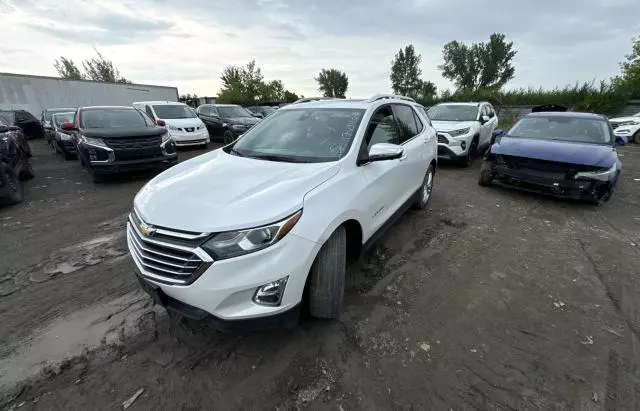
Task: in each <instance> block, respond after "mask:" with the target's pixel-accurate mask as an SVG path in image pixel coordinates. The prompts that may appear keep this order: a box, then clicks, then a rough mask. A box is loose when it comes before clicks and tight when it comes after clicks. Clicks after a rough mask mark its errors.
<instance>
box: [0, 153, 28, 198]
mask: <svg viewBox="0 0 640 411" xmlns="http://www.w3.org/2000/svg"><path fill="white" fill-rule="evenodd" d="M0 179H1V180H2V186H3V187H4V186H6V187H7V194H6V195H5V196H4V197H2V198H0V204H3V205H11V204H17V203H19V202H21V201H22V198H23V195H24V191H23V187H22V184H20V179H19V178H18V176H17V175H16V173H15V172H14V171H13V170H12V169H11V167H9V166H8V165H6V164H4V163H3V164H0Z"/></svg>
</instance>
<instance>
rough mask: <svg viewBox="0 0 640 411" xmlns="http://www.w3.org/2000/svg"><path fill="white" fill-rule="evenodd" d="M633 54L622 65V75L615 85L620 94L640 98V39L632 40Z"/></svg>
mask: <svg viewBox="0 0 640 411" xmlns="http://www.w3.org/2000/svg"><path fill="white" fill-rule="evenodd" d="M632 42H633V45H632V48H631V53H630V54H627V55H626V56H624V57H625V59H624V61H623V62H621V63H620V71H621V72H620V75H618V76H616V77H614V79H613V84H614V85H615V87H616V89H617V90H619V92H621V93H623V94H626V95H628V96H629V97H640V37H638V38H634V39H633V40H632Z"/></svg>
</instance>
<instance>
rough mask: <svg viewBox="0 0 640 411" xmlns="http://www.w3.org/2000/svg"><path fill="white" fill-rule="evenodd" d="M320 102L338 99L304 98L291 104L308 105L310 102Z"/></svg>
mask: <svg viewBox="0 0 640 411" xmlns="http://www.w3.org/2000/svg"><path fill="white" fill-rule="evenodd" d="M320 100H338V99H337V98H335V97H304V98H300V99H298V100H296V101H294V102H293V103H291V104H298V103H308V102H310V101H320Z"/></svg>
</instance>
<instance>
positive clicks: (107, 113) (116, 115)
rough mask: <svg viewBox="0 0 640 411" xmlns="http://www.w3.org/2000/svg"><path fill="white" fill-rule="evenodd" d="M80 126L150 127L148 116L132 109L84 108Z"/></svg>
mask: <svg viewBox="0 0 640 411" xmlns="http://www.w3.org/2000/svg"><path fill="white" fill-rule="evenodd" d="M80 119H81V122H82V124H80V126H81V127H82V128H126V127H150V126H151V125H152V123H151V122H150V121H149V119H148V118H145V116H143V115H142V113H140V112H139V111H138V110H134V109H108V110H106V109H105V110H86V111H83V112H82V116H81V117H80Z"/></svg>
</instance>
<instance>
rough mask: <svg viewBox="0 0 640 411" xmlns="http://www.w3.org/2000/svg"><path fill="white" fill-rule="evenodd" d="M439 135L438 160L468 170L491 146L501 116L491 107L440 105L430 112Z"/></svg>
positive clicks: (478, 104) (466, 104) (485, 104)
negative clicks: (456, 163)
mask: <svg viewBox="0 0 640 411" xmlns="http://www.w3.org/2000/svg"><path fill="white" fill-rule="evenodd" d="M428 115H429V118H430V119H431V122H432V125H433V127H434V128H435V129H436V130H437V132H438V158H440V159H442V160H457V161H460V162H461V163H462V165H463V166H465V167H469V166H470V165H471V163H472V162H473V160H474V158H475V156H476V154H477V153H478V152H480V151H479V150H481V149H483V148H486V147H488V146H489V144H490V143H491V136H492V135H493V132H494V131H495V129H496V127H498V116H497V115H496V112H495V111H494V110H493V107H492V106H491V104H489V103H487V102H481V103H441V104H437V105H435V106H433V107H431V108H430V109H429V111H428Z"/></svg>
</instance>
